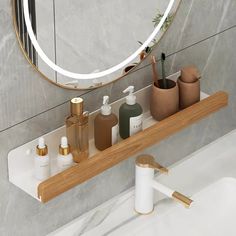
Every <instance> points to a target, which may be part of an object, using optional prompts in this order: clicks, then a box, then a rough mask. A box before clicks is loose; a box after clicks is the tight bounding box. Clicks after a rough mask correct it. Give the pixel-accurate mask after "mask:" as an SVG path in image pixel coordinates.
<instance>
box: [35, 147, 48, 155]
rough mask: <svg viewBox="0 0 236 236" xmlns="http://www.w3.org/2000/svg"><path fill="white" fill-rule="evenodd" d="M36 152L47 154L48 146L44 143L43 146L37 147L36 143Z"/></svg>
mask: <svg viewBox="0 0 236 236" xmlns="http://www.w3.org/2000/svg"><path fill="white" fill-rule="evenodd" d="M36 154H37V155H38V156H46V155H47V154H48V146H47V145H45V148H39V146H38V145H37V147H36Z"/></svg>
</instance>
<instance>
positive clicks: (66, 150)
mask: <svg viewBox="0 0 236 236" xmlns="http://www.w3.org/2000/svg"><path fill="white" fill-rule="evenodd" d="M59 153H60V155H62V156H67V155H69V154H70V145H69V144H68V147H66V148H63V147H62V146H61V145H60V146H59Z"/></svg>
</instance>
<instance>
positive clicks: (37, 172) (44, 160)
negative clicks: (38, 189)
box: [34, 138, 50, 181]
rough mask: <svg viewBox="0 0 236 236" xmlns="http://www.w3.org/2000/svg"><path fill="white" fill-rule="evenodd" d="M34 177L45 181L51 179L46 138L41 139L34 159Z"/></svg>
mask: <svg viewBox="0 0 236 236" xmlns="http://www.w3.org/2000/svg"><path fill="white" fill-rule="evenodd" d="M34 176H35V178H36V179H37V180H41V181H42V180H45V179H47V178H49V177H50V160H49V156H48V147H47V145H46V144H45V140H44V138H39V140H38V146H37V147H36V155H35V158H34Z"/></svg>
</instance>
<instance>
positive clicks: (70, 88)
mask: <svg viewBox="0 0 236 236" xmlns="http://www.w3.org/2000/svg"><path fill="white" fill-rule="evenodd" d="M181 3H182V0H179V3H178V6H177V7H176V10H175V12H174V13H173V19H174V18H175V16H176V14H177V11H178V10H179V7H180V5H181ZM11 5H12V16H13V26H14V30H15V33H16V38H17V41H18V43H19V46H20V49H21V51H22V53H23V55H24V57H25V58H26V60H27V61H28V62H29V64H30V65H31V66H32V67H33V69H34V70H35V71H36V72H38V73H39V74H40V76H41V77H42V78H43V79H45V80H47V81H48V82H50V83H51V84H53V85H56V86H58V87H60V88H63V89H67V90H75V91H80V90H92V89H96V88H100V87H103V86H106V85H109V84H111V83H113V82H116V81H117V80H120V79H122V78H124V77H126V76H127V75H128V74H130V73H133V72H135V71H136V70H135V69H136V68H137V67H138V66H139V65H140V64H141V63H142V62H143V61H144V60H146V57H148V56H149V55H150V54H151V53H152V51H153V49H155V48H156V47H157V46H158V44H159V42H160V41H161V40H162V38H163V36H164V34H165V33H166V32H167V30H168V29H169V28H170V26H171V24H172V23H173V21H174V20H172V22H171V23H170V25H169V27H168V28H167V29H166V30H165V31H164V32H163V34H162V35H161V37H160V38H159V40H158V41H157V42H156V43H155V44H154V45H153V47H152V50H151V51H150V52H148V53H147V54H146V55H145V57H144V58H143V59H142V60H140V61H139V62H138V63H137V64H136V65H135V66H134V67H133V68H132V69H130V70H129V71H128V72H126V73H124V74H121V75H120V76H119V77H117V78H115V79H114V80H112V81H110V82H107V83H99V84H98V85H94V86H92V87H89V88H80V87H75V86H74V87H72V86H71V87H70V86H67V85H63V84H60V83H56V82H54V81H52V80H50V79H49V78H48V77H47V76H46V75H45V74H44V73H43V72H41V71H40V70H39V69H38V68H37V67H36V66H35V65H34V64H33V63H32V61H31V59H30V58H29V56H28V54H27V53H26V51H25V50H24V47H23V44H22V42H21V39H20V35H19V32H18V27H17V22H16V14H15V10H16V5H15V0H11ZM172 7H173V6H172ZM160 30H161V29H160ZM160 30H159V31H158V33H159V32H160ZM130 65H131V64H127V66H130ZM132 65H133V64H132ZM48 66H49V65H48ZM124 69H125V68H124Z"/></svg>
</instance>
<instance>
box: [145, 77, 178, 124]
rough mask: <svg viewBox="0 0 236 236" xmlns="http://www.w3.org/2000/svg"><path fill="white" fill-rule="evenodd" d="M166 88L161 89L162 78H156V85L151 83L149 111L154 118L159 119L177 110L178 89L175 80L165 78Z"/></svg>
mask: <svg viewBox="0 0 236 236" xmlns="http://www.w3.org/2000/svg"><path fill="white" fill-rule="evenodd" d="M167 85H168V89H163V88H162V87H163V80H158V86H157V85H156V84H155V85H154V84H153V85H152V92H151V98H150V111H151V115H152V117H153V118H154V119H156V120H158V121H160V120H163V119H165V118H166V117H168V116H171V115H173V114H175V113H176V112H178V110H179V90H178V86H177V84H176V82H174V81H173V80H169V79H167Z"/></svg>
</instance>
